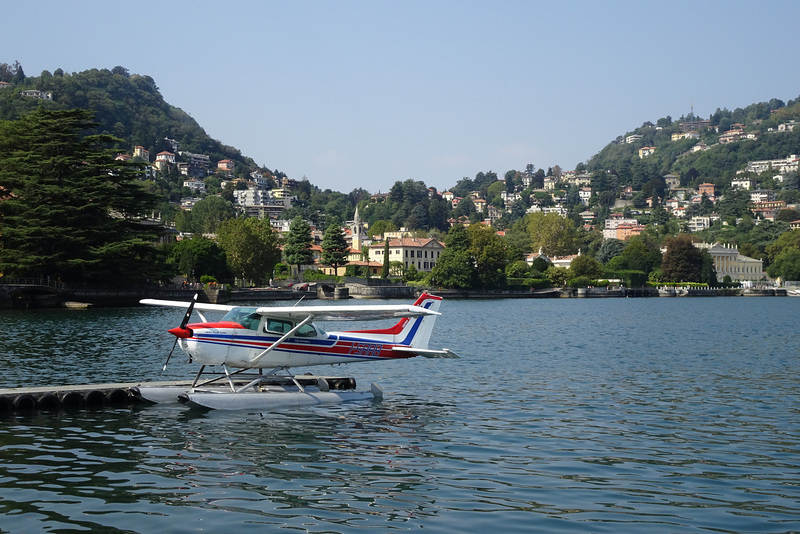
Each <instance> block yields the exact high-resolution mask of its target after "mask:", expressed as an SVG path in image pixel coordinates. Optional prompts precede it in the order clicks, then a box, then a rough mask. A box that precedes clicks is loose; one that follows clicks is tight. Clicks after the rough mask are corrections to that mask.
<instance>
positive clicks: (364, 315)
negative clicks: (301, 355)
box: [256, 304, 441, 321]
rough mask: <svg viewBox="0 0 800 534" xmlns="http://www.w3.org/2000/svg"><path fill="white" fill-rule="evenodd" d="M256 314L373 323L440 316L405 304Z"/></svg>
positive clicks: (271, 308) (267, 310) (265, 310)
mask: <svg viewBox="0 0 800 534" xmlns="http://www.w3.org/2000/svg"><path fill="white" fill-rule="evenodd" d="M256 313H258V314H261V315H268V316H270V317H275V318H285V319H291V320H295V321H298V320H302V319H305V318H306V317H309V316H310V317H312V318H313V319H314V320H316V321H375V320H379V319H399V318H402V317H419V316H421V315H441V314H440V313H439V312H435V311H432V310H428V309H426V308H422V307H420V306H411V305H407V304H396V305H395V304H385V305H384V304H378V305H364V306H297V307H288V306H266V307H262V308H258V309H257V310H256Z"/></svg>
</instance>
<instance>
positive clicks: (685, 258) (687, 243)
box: [661, 234, 703, 282]
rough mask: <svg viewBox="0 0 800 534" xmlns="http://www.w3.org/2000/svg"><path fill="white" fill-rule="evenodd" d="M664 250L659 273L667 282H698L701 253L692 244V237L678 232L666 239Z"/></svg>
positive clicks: (700, 273) (700, 277) (700, 272)
mask: <svg viewBox="0 0 800 534" xmlns="http://www.w3.org/2000/svg"><path fill="white" fill-rule="evenodd" d="M666 247H667V249H666V251H665V252H664V259H663V261H662V262H661V275H662V276H663V278H664V280H666V281H668V282H700V281H701V280H702V270H703V254H702V251H701V250H700V249H699V248H697V247H695V246H694V242H693V241H692V237H691V236H689V235H688V234H679V235H677V236H676V237H670V238H667V239H666Z"/></svg>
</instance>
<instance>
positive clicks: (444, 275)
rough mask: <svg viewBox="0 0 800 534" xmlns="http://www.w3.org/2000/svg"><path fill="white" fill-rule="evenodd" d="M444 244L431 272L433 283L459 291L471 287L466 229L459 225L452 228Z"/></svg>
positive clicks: (471, 270) (470, 267)
mask: <svg viewBox="0 0 800 534" xmlns="http://www.w3.org/2000/svg"><path fill="white" fill-rule="evenodd" d="M444 244H445V249H444V251H442V255H441V257H439V259H438V260H437V262H436V265H434V267H433V270H432V272H431V275H432V279H433V281H434V283H436V284H438V285H441V286H443V287H453V288H459V289H467V288H469V287H472V272H473V266H472V258H471V257H470V253H469V237H468V236H467V229H466V228H464V226H462V225H460V224H457V225H455V226H453V228H451V229H450V232H449V233H448V234H447V237H446V238H445V241H444Z"/></svg>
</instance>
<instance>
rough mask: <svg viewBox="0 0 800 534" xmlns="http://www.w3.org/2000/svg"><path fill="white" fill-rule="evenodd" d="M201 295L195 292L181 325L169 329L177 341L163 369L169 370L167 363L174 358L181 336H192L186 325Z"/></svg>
mask: <svg viewBox="0 0 800 534" xmlns="http://www.w3.org/2000/svg"><path fill="white" fill-rule="evenodd" d="M199 296H200V293H199V292H198V293H195V294H194V297H192V301H191V302H190V303H189V308H188V309H187V310H186V315H184V316H183V320H182V321H181V326H180V327H178V328H173V329H171V330H169V333H170V334H172V335H174V336H175V343H173V344H172V350H170V351H169V354H167V361H165V362H164V367H163V368H162V369H161V370H162V371H166V370H167V364H168V363H169V359H170V358H172V353H173V352H175V347H177V346H178V340H179V339H181V338H186V337H191V335H192V334H191V330H189V329H188V328H186V325H187V324H189V318H190V317H191V316H192V312H193V311H194V305H195V303H196V302H197V299H198V297H199ZM187 334H188V335H187Z"/></svg>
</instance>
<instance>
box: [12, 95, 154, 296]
mask: <svg viewBox="0 0 800 534" xmlns="http://www.w3.org/2000/svg"><path fill="white" fill-rule="evenodd" d="M95 126H96V124H95V123H94V122H93V121H92V112H90V111H87V110H82V109H73V110H68V111H50V110H46V109H43V108H39V109H37V110H36V111H33V112H31V113H29V114H27V115H26V116H24V117H22V118H21V119H20V120H18V121H14V122H4V123H0V184H2V186H1V188H2V190H3V191H2V196H5V197H7V198H6V199H5V200H3V201H1V202H0V243H2V252H0V271H3V272H5V274H6V275H9V274H10V275H12V276H31V277H42V278H45V277H50V278H52V279H61V280H62V281H65V282H67V281H69V282H84V281H92V282H107V281H113V282H114V283H115V284H120V283H126V282H138V281H142V280H146V279H152V278H153V277H161V276H163V273H164V270H163V265H164V262H163V261H162V259H160V258H158V257H157V256H158V254H159V252H158V250H157V249H156V248H155V247H154V246H153V242H154V241H155V240H156V238H157V236H158V233H159V230H158V229H157V228H153V227H147V226H145V225H143V224H141V222H140V221H141V219H140V218H141V216H142V215H145V214H149V213H150V212H151V210H153V209H154V208H155V206H156V205H157V202H158V198H157V197H156V196H155V195H153V194H151V193H148V192H147V191H146V190H145V189H144V187H143V183H144V182H142V181H141V180H140V175H141V168H140V167H138V166H137V165H136V164H130V163H127V162H123V161H117V160H116V159H115V158H116V155H117V153H118V150H114V148H113V145H114V144H115V143H118V142H119V141H120V140H119V139H116V138H114V137H111V136H108V135H90V136H83V135H82V133H83V132H85V131H87V130H90V129H92V128H94V127H95Z"/></svg>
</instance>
